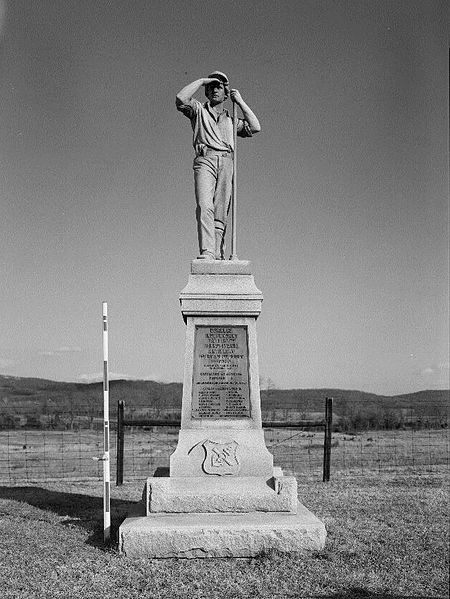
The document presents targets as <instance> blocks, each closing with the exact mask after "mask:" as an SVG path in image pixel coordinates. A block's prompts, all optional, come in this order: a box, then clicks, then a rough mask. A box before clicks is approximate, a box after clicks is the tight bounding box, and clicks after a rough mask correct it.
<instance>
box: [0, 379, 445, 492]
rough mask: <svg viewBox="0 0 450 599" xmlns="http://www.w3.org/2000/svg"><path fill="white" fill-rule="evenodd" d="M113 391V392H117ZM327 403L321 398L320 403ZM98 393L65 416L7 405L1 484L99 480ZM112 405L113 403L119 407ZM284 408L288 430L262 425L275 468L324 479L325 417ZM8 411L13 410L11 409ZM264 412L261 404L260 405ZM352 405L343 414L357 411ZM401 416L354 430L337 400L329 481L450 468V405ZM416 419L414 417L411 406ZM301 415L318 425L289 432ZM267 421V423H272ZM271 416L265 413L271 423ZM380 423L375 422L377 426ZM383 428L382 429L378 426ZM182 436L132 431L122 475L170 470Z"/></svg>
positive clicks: (144, 410) (0, 440) (143, 408)
mask: <svg viewBox="0 0 450 599" xmlns="http://www.w3.org/2000/svg"><path fill="white" fill-rule="evenodd" d="M113 391H114V388H113ZM149 403H151V402H147V403H146V404H145V403H142V404H139V405H138V404H137V403H135V404H134V405H133V406H131V407H130V409H128V407H127V411H128V414H127V417H126V420H133V419H134V420H135V421H136V420H139V419H144V418H145V419H147V420H151V419H154V420H160V419H161V413H158V412H157V411H155V412H153V413H152V412H150V411H149V409H148V404H149ZM321 405H323V399H322V404H321ZM102 407H103V406H102V396H101V389H100V388H99V393H98V394H97V395H96V396H95V397H94V396H92V397H91V398H90V400H89V402H86V404H83V405H78V404H77V403H76V402H75V400H74V401H73V402H72V403H69V402H67V409H65V410H66V411H62V410H61V411H60V412H59V413H56V412H55V406H54V405H51V404H49V405H47V407H46V408H45V406H44V407H43V406H42V404H41V405H39V406H37V407H36V410H35V411H34V412H33V413H31V412H30V410H29V409H28V408H27V410H28V412H27V413H26V414H25V413H20V412H19V411H18V410H17V406H16V405H11V407H10V408H9V407H8V409H6V408H5V406H3V407H2V414H3V424H2V423H0V483H4V484H5V483H6V484H16V483H22V482H35V481H41V480H52V479H73V480H75V479H87V478H96V479H101V478H102V464H101V463H100V464H99V463H98V462H95V461H94V460H93V459H92V458H93V457H96V456H97V457H98V456H101V455H102V454H103V430H102V427H103V419H102V416H101V414H102ZM114 408H115V406H114ZM315 409H316V411H315V412H313V411H308V410H306V409H305V410H301V409H299V408H298V407H297V408H296V409H295V410H287V409H284V408H283V411H282V412H281V411H280V413H279V414H276V416H278V418H280V416H282V417H283V419H285V420H286V423H283V426H282V427H281V428H280V426H281V424H279V423H278V422H277V427H276V428H275V427H272V428H268V427H266V428H264V435H265V440H266V445H267V446H268V448H269V451H270V452H271V453H272V454H273V456H274V464H275V465H277V466H281V467H282V468H283V469H284V470H285V472H286V473H287V474H291V475H296V476H297V477H299V479H301V478H302V477H310V476H312V477H314V478H316V479H320V478H321V477H323V474H324V464H323V455H324V432H323V428H324V425H323V413H320V412H318V411H317V406H316V408H315ZM8 410H9V411H8ZM263 410H264V403H263ZM352 410H353V406H352V404H351V402H350V401H349V400H347V405H346V413H347V414H356V415H357V412H356V410H353V411H352ZM402 410H403V412H402V419H401V422H400V425H399V423H397V424H396V425H395V426H396V427H397V428H390V427H392V422H395V420H393V419H392V418H391V419H390V420H388V419H387V418H386V414H385V413H382V414H380V415H379V422H385V423H386V425H387V426H386V427H385V428H384V429H383V428H381V427H379V428H371V427H370V426H368V425H367V424H366V425H364V426H360V427H357V426H356V425H357V423H358V420H357V419H356V418H354V422H353V424H352V426H349V425H348V423H347V422H344V424H345V425H344V424H343V419H342V417H341V414H342V405H341V403H340V400H339V399H338V400H336V399H335V400H334V402H333V423H334V426H333V431H331V429H329V433H328V434H329V437H330V447H331V459H330V462H329V468H330V474H331V478H333V477H335V476H341V475H347V474H357V475H365V474H368V473H373V472H376V473H380V474H381V473H383V472H392V471H394V472H396V473H398V474H403V473H407V472H411V471H414V472H419V473H422V472H424V473H425V472H429V471H434V470H435V469H437V468H439V469H441V468H445V469H448V468H449V435H448V428H446V427H447V421H446V420H445V418H444V415H446V414H447V413H448V406H447V404H445V405H444V404H442V406H441V408H440V414H439V418H435V419H432V418H430V417H428V416H427V417H425V416H423V417H421V418H420V419H418V418H415V419H413V417H412V416H410V413H409V412H408V411H407V408H405V407H403V408H402ZM114 412H115V409H114V410H113V411H112V413H111V428H112V430H113V431H116V429H117V415H116V414H115V413H114ZM411 414H412V415H414V413H413V410H412V409H411ZM299 415H300V416H302V418H303V416H306V419H308V420H314V421H315V424H316V425H317V424H318V425H319V427H321V428H311V427H310V428H306V427H304V428H303V429H301V428H289V427H290V426H292V425H288V424H287V423H288V422H290V421H297V423H298V421H299ZM167 416H168V417H170V418H171V420H177V422H178V419H179V412H178V413H176V412H174V413H171V414H168V415H167ZM268 416H269V418H268ZM271 416H273V412H272V411H269V412H268V411H266V413H265V417H264V412H263V419H264V420H265V421H266V423H268V422H269V420H270V417H271ZM377 422H378V421H377ZM378 426H379V424H377V427H378ZM177 439H178V426H164V427H161V426H156V427H149V428H141V427H136V426H132V427H127V432H126V443H125V446H124V448H123V460H124V462H123V463H124V478H125V480H126V481H128V480H135V479H144V478H146V477H147V476H151V475H152V474H153V472H154V470H155V469H156V468H157V467H167V466H168V464H169V456H170V454H171V453H172V452H173V451H174V449H175V447H176V443H177ZM117 449H118V447H117V439H116V435H115V434H111V471H112V472H115V471H116V469H117V463H116V454H117Z"/></svg>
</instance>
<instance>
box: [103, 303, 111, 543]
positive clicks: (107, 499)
mask: <svg viewBox="0 0 450 599" xmlns="http://www.w3.org/2000/svg"><path fill="white" fill-rule="evenodd" d="M102 307H103V450H104V454H103V458H102V461H103V539H104V541H105V543H106V542H107V541H109V539H110V536H111V473H110V460H109V380H108V304H107V302H103V304H102Z"/></svg>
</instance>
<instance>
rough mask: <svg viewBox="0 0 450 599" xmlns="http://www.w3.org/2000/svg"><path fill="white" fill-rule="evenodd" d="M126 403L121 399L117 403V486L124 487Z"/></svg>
mask: <svg viewBox="0 0 450 599" xmlns="http://www.w3.org/2000/svg"><path fill="white" fill-rule="evenodd" d="M124 409H125V402H124V401H123V399H119V401H118V402H117V460H116V486H117V487H119V486H120V485H123V447H124V443H125V427H124V426H123V414H124Z"/></svg>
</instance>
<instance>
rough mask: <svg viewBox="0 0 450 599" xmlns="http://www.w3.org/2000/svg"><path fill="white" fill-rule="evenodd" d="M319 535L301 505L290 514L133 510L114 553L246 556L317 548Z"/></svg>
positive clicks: (322, 528) (321, 538)
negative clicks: (148, 513)
mask: <svg viewBox="0 0 450 599" xmlns="http://www.w3.org/2000/svg"><path fill="white" fill-rule="evenodd" d="M140 505H141V509H143V505H142V504H140ZM325 537H326V531H325V526H324V525H323V523H322V522H321V521H320V520H319V519H318V518H317V517H316V516H314V514H312V513H311V512H310V511H309V510H308V509H307V508H306V507H305V506H304V505H302V504H301V503H299V504H298V508H297V513H296V514H289V513H273V512H269V513H267V512H266V513H262V512H253V513H250V514H242V513H227V514H217V513H215V514H211V513H209V514H151V515H149V516H144V515H143V513H142V512H141V513H139V512H138V513H135V515H134V517H129V518H127V519H126V520H125V521H124V522H123V524H122V525H121V526H120V528H119V551H120V552H121V553H123V554H125V555H126V556H128V557H131V558H143V557H144V558H145V557H146V558H180V557H184V558H198V557H203V558H207V557H251V556H256V555H258V554H260V553H261V552H263V551H268V550H269V549H275V550H278V551H283V552H291V551H297V552H301V553H305V552H308V551H319V550H321V549H323V547H324V546H325Z"/></svg>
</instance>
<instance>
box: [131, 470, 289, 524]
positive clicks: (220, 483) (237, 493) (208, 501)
mask: <svg viewBox="0 0 450 599" xmlns="http://www.w3.org/2000/svg"><path fill="white" fill-rule="evenodd" d="M143 501H144V504H145V506H146V514H147V515H149V514H152V513H157V512H166V513H209V512H233V513H238V512H289V513H291V514H295V513H296V510H297V503H298V499H297V480H296V479H295V478H294V477H291V476H289V477H281V478H279V477H273V478H269V479H266V478H264V477H256V476H251V477H250V476H249V477H229V476H228V477H227V476H222V477H217V476H213V477H210V478H205V477H190V478H186V477H179V478H178V477H167V478H160V477H151V478H148V479H147V482H146V484H145V486H144V491H143Z"/></svg>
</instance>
